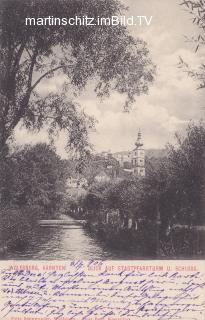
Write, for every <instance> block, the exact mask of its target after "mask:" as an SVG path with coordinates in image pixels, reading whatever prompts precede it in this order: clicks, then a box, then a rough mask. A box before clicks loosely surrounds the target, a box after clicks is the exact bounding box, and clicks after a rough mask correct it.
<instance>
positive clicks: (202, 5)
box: [179, 0, 205, 89]
mask: <svg viewBox="0 0 205 320" xmlns="http://www.w3.org/2000/svg"><path fill="white" fill-rule="evenodd" d="M181 5H182V6H183V7H185V9H186V10H187V11H188V13H189V14H190V15H191V17H192V22H193V24H194V25H196V26H197V27H198V29H199V34H198V35H197V36H192V37H191V38H189V37H186V41H188V42H191V43H193V44H194V46H195V52H197V51H198V50H199V48H200V47H201V46H204V45H205V35H204V31H205V20H204V15H205V2H204V1H203V0H184V1H183V2H182V3H181ZM179 67H180V68H182V69H183V70H184V71H185V72H186V73H187V74H188V75H189V76H190V77H192V78H193V79H194V80H196V81H197V82H198V83H199V85H198V89H203V88H205V64H204V63H202V64H201V65H200V67H199V68H198V70H196V69H193V68H192V67H190V66H189V64H188V63H187V62H186V61H184V60H183V58H182V57H180V61H179Z"/></svg>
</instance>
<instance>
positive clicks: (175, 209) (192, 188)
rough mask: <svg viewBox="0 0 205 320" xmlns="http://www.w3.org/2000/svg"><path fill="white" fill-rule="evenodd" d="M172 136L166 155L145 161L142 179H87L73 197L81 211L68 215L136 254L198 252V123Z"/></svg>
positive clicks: (203, 142)
mask: <svg viewBox="0 0 205 320" xmlns="http://www.w3.org/2000/svg"><path fill="white" fill-rule="evenodd" d="M176 142H177V144H176V146H175V147H174V146H172V145H168V146H167V156H166V157H164V158H158V159H157V158H151V159H150V160H149V161H148V163H147V165H146V176H145V178H143V179H139V178H137V177H130V178H127V179H119V180H118V179H115V180H111V181H109V182H104V183H96V182H95V183H93V184H92V185H91V186H90V188H89V190H88V193H87V195H86V196H85V197H81V198H79V199H76V206H80V207H83V208H84V210H83V214H82V213H79V212H77V211H76V212H75V214H74V216H75V217H76V218H79V217H80V218H86V219H88V225H89V228H90V229H91V230H92V231H94V232H95V233H97V234H98V236H100V237H102V238H103V239H104V240H106V241H107V242H108V243H109V244H110V245H112V246H117V247H120V248H122V247H125V248H127V249H129V250H135V252H136V251H138V252H139V255H141V256H143V255H145V256H153V255H155V254H156V253H157V252H158V254H160V255H161V256H164V257H192V256H201V255H202V254H204V231H200V228H198V226H202V225H203V226H205V216H204V208H205V128H204V126H203V124H202V123H201V124H200V125H195V124H190V125H189V126H188V128H187V133H186V136H185V137H183V136H182V137H181V136H180V135H178V134H176ZM108 216H109V222H108V220H107V217H108ZM129 219H132V226H131V227H129V226H128V225H129ZM158 222H159V228H158V224H157V223H158ZM157 232H158V234H157ZM158 237H159V239H158Z"/></svg>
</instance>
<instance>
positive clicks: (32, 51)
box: [0, 0, 155, 154]
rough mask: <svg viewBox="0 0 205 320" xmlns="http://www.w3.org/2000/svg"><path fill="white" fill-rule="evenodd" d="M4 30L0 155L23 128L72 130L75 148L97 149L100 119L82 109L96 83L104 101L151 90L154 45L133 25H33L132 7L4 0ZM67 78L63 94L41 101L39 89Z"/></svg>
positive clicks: (77, 0) (73, 0)
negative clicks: (85, 93) (132, 31)
mask: <svg viewBox="0 0 205 320" xmlns="http://www.w3.org/2000/svg"><path fill="white" fill-rule="evenodd" d="M0 9H1V19H2V23H1V28H0V42H1V53H0V69H1V76H0V81H1V83H0V99H1V109H0V149H2V148H3V146H4V145H5V144H6V142H7V141H8V139H9V138H10V137H11V136H12V135H13V132H14V129H15V128H16V126H17V125H18V124H19V123H21V124H24V125H25V126H26V127H27V128H28V129H31V130H40V129H41V128H42V127H46V128H48V132H49V134H50V136H51V137H53V136H55V135H56V133H57V132H58V130H59V129H63V130H65V131H66V132H67V137H68V139H67V147H68V148H71V149H72V150H77V151H78V152H79V151H81V152H82V151H84V152H85V154H86V153H87V152H88V151H89V141H88V130H89V128H91V127H93V125H94V121H93V119H92V118H91V117H88V116H87V115H85V114H84V113H83V112H82V110H81V109H80V108H79V107H78V106H77V104H76V103H75V99H74V97H75V95H76V94H79V93H80V92H81V90H82V89H83V88H85V86H86V84H87V83H88V81H89V80H93V81H94V82H95V91H96V94H97V96H99V97H104V96H108V95H109V94H110V92H111V91H112V90H115V91H117V92H119V93H121V94H125V95H126V96H127V100H126V105H125V108H129V105H130V103H133V102H134V100H135V95H140V94H142V93H147V92H148V87H149V84H150V83H151V82H152V81H153V79H154V71H155V67H154V65H153V64H152V62H151V60H150V57H149V51H148V48H147V45H146V43H145V42H144V41H143V40H141V39H134V38H133V37H132V36H130V35H129V32H128V30H127V28H126V27H125V26H122V25H117V26H105V25H104V26H83V25H76V26H62V25H57V26H49V25H34V26H29V25H26V24H25V19H26V18H28V17H35V18H39V17H48V16H54V17H58V18H62V17H67V18H69V17H74V16H76V15H78V16H83V15H84V16H85V15H88V16H91V17H94V18H96V17H97V16H102V17H109V16H111V15H120V14H122V12H123V10H124V9H125V8H124V7H123V6H122V5H121V4H120V2H119V1H117V0H100V1H97V2H96V1H94V0H69V1H68V0H43V1H42V0H35V1H25V0H24V1H23V0H10V1H6V0H3V1H2V3H1V8H0ZM58 74H61V75H64V77H65V81H64V84H63V85H62V87H61V90H59V92H57V93H56V92H49V93H47V94H45V95H40V94H39V91H38V87H39V85H40V84H41V83H42V82H43V81H46V79H49V78H53V77H55V76H56V75H58Z"/></svg>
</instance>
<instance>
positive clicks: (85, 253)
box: [5, 219, 137, 260]
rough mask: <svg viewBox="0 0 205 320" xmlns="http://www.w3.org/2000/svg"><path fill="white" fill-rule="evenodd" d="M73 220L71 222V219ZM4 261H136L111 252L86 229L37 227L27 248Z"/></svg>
mask: <svg viewBox="0 0 205 320" xmlns="http://www.w3.org/2000/svg"><path fill="white" fill-rule="evenodd" d="M69 220H70V219H69ZM5 259H15V260H18V259H22V260H23V259H24V260H27V259H30V260H61V259H63V260H65V259H66V260H68V259H70V260H72V259H83V260H88V259H97V260H101V259H102V260H104V259H137V256H133V254H129V253H127V252H126V251H121V250H119V251H117V250H111V249H110V248H108V246H106V245H105V244H104V243H103V242H101V241H99V240H98V239H97V238H96V237H93V236H92V235H91V234H90V233H89V232H88V231H87V230H86V229H85V228H83V227H76V228H75V227H70V226H62V225H61V226H55V227H49V226H38V227H37V228H35V229H34V230H33V231H32V233H31V234H30V237H29V241H28V244H27V246H25V247H24V248H22V247H21V248H15V249H13V250H10V251H9V252H7V254H6V257H5Z"/></svg>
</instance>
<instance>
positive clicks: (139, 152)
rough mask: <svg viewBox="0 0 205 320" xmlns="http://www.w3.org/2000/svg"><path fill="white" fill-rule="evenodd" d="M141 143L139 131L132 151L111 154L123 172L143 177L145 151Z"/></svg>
mask: <svg viewBox="0 0 205 320" xmlns="http://www.w3.org/2000/svg"><path fill="white" fill-rule="evenodd" d="M143 146H144V144H143V142H142V134H141V131H140V130H139V132H138V136H137V141H136V142H135V148H134V150H132V151H122V152H116V153H113V154H112V156H113V158H115V159H116V160H117V161H118V162H119V165H120V167H122V168H124V170H126V171H129V172H132V173H133V174H134V175H136V176H141V177H144V176H145V150H144V147H143Z"/></svg>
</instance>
